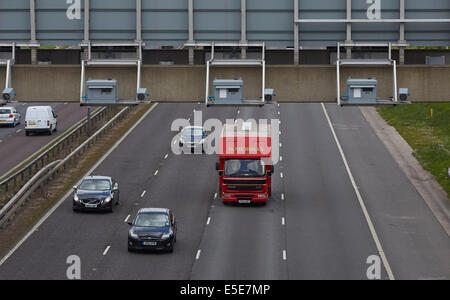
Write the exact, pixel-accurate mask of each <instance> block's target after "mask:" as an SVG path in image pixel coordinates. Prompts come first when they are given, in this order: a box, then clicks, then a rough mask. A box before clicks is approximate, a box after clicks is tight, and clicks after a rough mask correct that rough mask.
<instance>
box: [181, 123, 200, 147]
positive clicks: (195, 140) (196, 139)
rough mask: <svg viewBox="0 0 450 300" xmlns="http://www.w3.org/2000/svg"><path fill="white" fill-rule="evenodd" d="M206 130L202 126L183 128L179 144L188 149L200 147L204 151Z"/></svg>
mask: <svg viewBox="0 0 450 300" xmlns="http://www.w3.org/2000/svg"><path fill="white" fill-rule="evenodd" d="M205 140H206V132H205V130H204V129H203V127H200V126H187V127H185V128H183V130H182V131H181V134H180V144H179V146H180V147H182V148H185V149H186V150H191V151H194V150H195V149H197V148H199V149H201V151H202V152H204V151H205V146H206V145H204V143H205Z"/></svg>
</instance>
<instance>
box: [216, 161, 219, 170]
mask: <svg viewBox="0 0 450 300" xmlns="http://www.w3.org/2000/svg"><path fill="white" fill-rule="evenodd" d="M219 168H220V165H219V163H218V162H216V170H217V171H219Z"/></svg>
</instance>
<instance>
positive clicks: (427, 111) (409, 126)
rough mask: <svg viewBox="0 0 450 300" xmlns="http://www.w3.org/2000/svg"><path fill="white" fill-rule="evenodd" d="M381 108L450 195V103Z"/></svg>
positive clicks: (379, 109) (448, 195)
mask: <svg viewBox="0 0 450 300" xmlns="http://www.w3.org/2000/svg"><path fill="white" fill-rule="evenodd" d="M378 112H379V113H380V115H381V116H382V117H383V118H384V119H385V120H386V121H387V122H388V124H389V125H391V126H393V127H394V128H395V129H396V130H397V131H398V132H399V133H400V135H401V136H402V137H403V138H404V139H405V140H406V141H407V142H408V144H409V145H410V146H411V148H412V149H413V150H414V152H413V155H414V156H415V157H416V158H417V160H418V161H419V162H420V164H421V165H422V166H423V167H424V169H425V170H427V171H429V172H430V173H431V174H433V175H434V177H435V178H436V180H437V181H438V182H439V183H440V184H441V185H442V187H443V188H444V190H445V191H446V192H447V197H448V198H449V199H450V178H449V174H448V168H449V167H450V103H414V104H411V105H400V106H397V107H379V108H378Z"/></svg>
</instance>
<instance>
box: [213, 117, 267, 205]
mask: <svg viewBox="0 0 450 300" xmlns="http://www.w3.org/2000/svg"><path fill="white" fill-rule="evenodd" d="M271 142H272V139H271V128H270V126H269V125H259V128H257V126H256V124H254V125H252V124H251V123H243V124H242V125H240V124H226V125H225V126H224V127H223V129H222V134H221V138H220V153H219V162H217V163H216V169H217V171H218V174H219V191H220V196H221V199H222V202H223V203H241V204H251V203H262V204H265V203H266V202H267V200H268V198H269V197H271V195H272V178H271V176H272V174H273V172H274V167H273V163H272V145H271Z"/></svg>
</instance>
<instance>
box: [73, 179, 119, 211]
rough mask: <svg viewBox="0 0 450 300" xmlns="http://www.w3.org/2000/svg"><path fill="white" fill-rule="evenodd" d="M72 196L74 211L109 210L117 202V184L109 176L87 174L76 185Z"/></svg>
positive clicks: (112, 208) (111, 209)
mask: <svg viewBox="0 0 450 300" xmlns="http://www.w3.org/2000/svg"><path fill="white" fill-rule="evenodd" d="M73 188H74V189H75V195H74V196H73V210H74V211H82V210H84V211H86V210H96V211H109V212H113V210H114V207H115V206H116V205H117V204H118V203H119V184H118V183H117V182H115V181H114V179H112V178H111V177H107V176H88V177H85V178H84V179H83V181H82V182H81V184H80V185H79V186H78V187H76V186H74V187H73Z"/></svg>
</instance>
